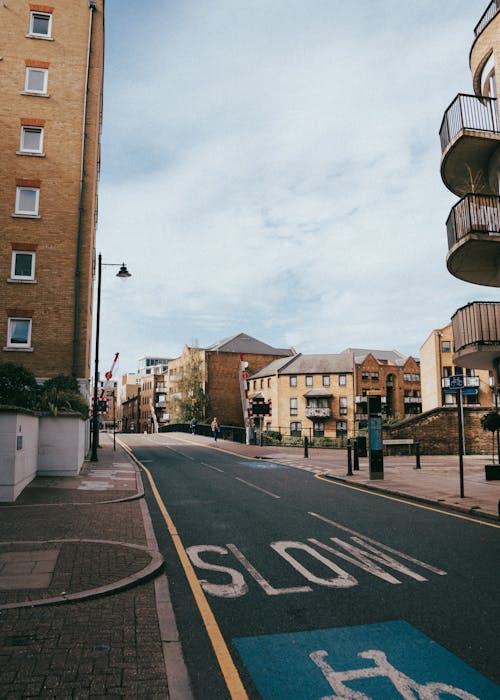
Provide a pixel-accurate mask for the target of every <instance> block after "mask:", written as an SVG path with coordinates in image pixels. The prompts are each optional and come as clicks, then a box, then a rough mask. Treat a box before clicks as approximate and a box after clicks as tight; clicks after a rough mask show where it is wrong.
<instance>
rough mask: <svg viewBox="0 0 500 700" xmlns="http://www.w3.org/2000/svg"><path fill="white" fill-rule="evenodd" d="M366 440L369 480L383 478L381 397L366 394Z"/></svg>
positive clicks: (369, 393) (370, 393)
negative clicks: (368, 452) (368, 450)
mask: <svg viewBox="0 0 500 700" xmlns="http://www.w3.org/2000/svg"><path fill="white" fill-rule="evenodd" d="M368 440H369V446H370V459H369V465H370V479H383V478H384V456H383V452H382V449H383V443H382V397H381V395H380V392H378V393H377V394H376V393H375V392H373V393H372V392H370V391H369V392H368Z"/></svg>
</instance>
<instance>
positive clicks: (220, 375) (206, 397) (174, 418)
mask: <svg viewBox="0 0 500 700" xmlns="http://www.w3.org/2000/svg"><path fill="white" fill-rule="evenodd" d="M294 354H295V351H294V350H293V348H274V347H272V346H270V345H268V344H267V343H264V342H262V341H261V340H257V339H256V338H252V336H249V335H247V334H246V333H238V334H237V335H234V336H231V337H230V338H225V339H224V340H221V341H219V342H217V343H214V344H213V345H211V346H209V347H208V348H197V347H190V346H188V345H186V346H185V347H184V349H183V351H182V355H181V356H180V357H178V358H176V359H173V360H170V361H169V363H168V380H167V382H166V388H167V394H166V403H167V413H168V414H169V416H170V422H171V423H176V422H189V421H190V420H191V418H192V417H194V418H195V419H196V420H197V421H198V423H203V422H205V423H206V422H210V421H211V419H212V418H213V417H217V418H218V419H219V422H220V423H221V424H222V425H234V426H242V425H243V424H244V418H243V398H244V397H243V396H242V387H241V363H242V362H246V363H247V372H248V374H252V373H254V372H256V371H258V370H259V369H261V368H262V367H264V366H265V365H267V364H268V363H269V362H270V361H271V360H274V359H278V358H282V357H291V356H292V355H294Z"/></svg>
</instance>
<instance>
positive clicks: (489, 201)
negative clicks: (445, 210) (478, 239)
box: [446, 194, 500, 249]
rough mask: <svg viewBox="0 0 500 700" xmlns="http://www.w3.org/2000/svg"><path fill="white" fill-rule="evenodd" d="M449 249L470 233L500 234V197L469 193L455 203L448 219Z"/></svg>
mask: <svg viewBox="0 0 500 700" xmlns="http://www.w3.org/2000/svg"><path fill="white" fill-rule="evenodd" d="M446 230H447V232H448V249H451V248H452V247H453V246H454V245H455V243H456V242H457V241H459V240H460V239H462V238H464V237H465V236H468V235H469V234H470V233H484V234H485V235H487V236H491V235H496V236H498V235H500V197H498V196H497V195H487V194H481V195H478V194H467V195H465V197H462V199H461V200H460V201H459V202H458V203H457V204H455V206H454V207H453V209H452V210H451V212H450V215H449V217H448V219H447V221H446Z"/></svg>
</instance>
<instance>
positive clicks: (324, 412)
mask: <svg viewBox="0 0 500 700" xmlns="http://www.w3.org/2000/svg"><path fill="white" fill-rule="evenodd" d="M331 415H332V412H331V410H330V409H329V408H317V407H313V406H306V417H307V418H330V416H331Z"/></svg>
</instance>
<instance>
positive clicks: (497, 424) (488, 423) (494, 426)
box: [481, 411, 500, 462]
mask: <svg viewBox="0 0 500 700" xmlns="http://www.w3.org/2000/svg"><path fill="white" fill-rule="evenodd" d="M481 426H482V428H483V430H489V431H490V432H491V436H492V440H493V456H492V460H493V462H495V433H496V435H497V455H498V456H500V433H499V431H500V413H495V411H492V412H491V413H486V414H485V415H484V416H483V417H482V418H481Z"/></svg>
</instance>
